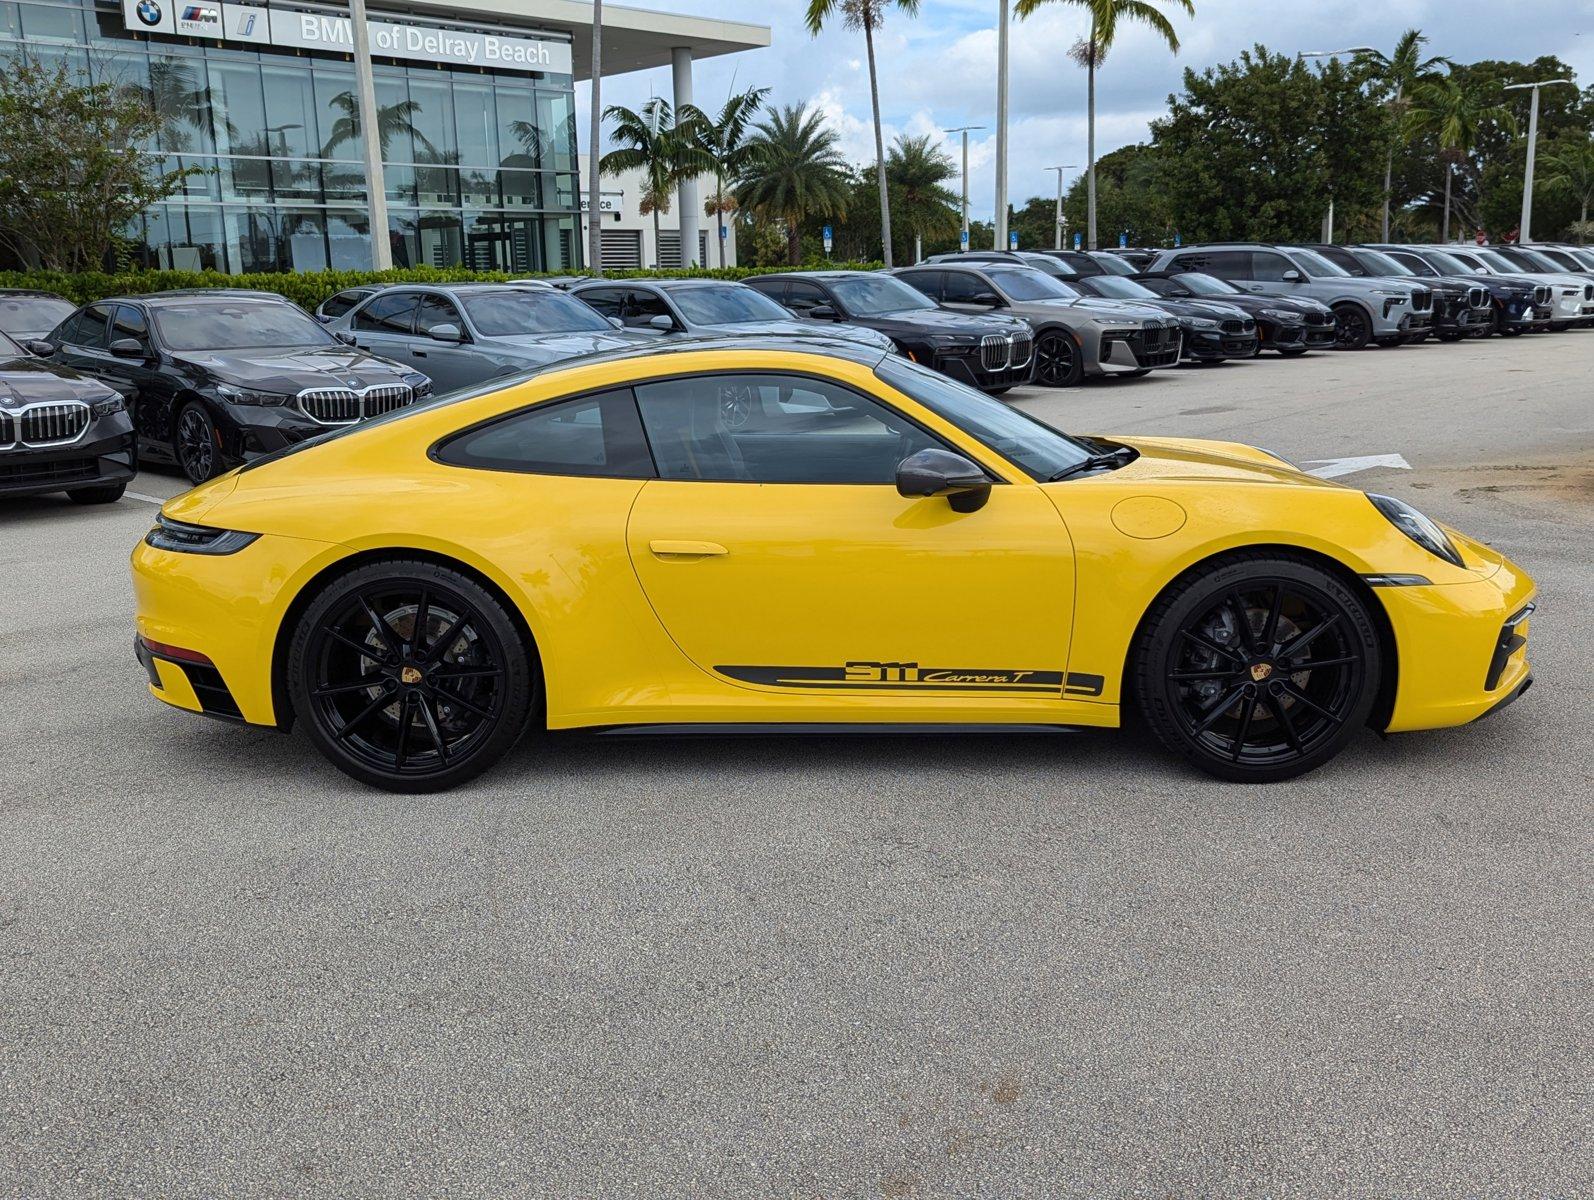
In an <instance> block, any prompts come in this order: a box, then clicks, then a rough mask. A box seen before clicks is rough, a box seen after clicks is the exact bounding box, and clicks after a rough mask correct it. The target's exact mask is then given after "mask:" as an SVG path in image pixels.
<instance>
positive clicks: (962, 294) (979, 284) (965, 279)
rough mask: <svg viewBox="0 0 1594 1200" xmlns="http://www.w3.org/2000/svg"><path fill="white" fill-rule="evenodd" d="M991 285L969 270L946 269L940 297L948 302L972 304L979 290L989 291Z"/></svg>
mask: <svg viewBox="0 0 1594 1200" xmlns="http://www.w3.org/2000/svg"><path fill="white" fill-rule="evenodd" d="M990 290H991V285H990V284H988V283H986V282H985V280H983V279H981V278H980V277H979V276H978V275H975V274H974V273H973V272H971V271H948V272H947V273H946V285H945V288H944V289H943V290H942V293H941V298H942V299H943V300H945V301H946V302H947V303H948V304H972V303H973V302H974V297H976V296H978V295H979V294H980V293H981V292H989V291H990Z"/></svg>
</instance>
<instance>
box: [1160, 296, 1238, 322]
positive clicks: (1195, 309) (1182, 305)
mask: <svg viewBox="0 0 1594 1200" xmlns="http://www.w3.org/2000/svg"><path fill="white" fill-rule="evenodd" d="M1146 303H1147V304H1155V305H1156V306H1157V307H1158V308H1160V309H1162V310H1163V311H1164V312H1170V313H1173V314H1175V315H1176V316H1180V317H1197V318H1200V319H1201V320H1204V321H1233V320H1237V319H1239V318H1242V317H1245V316H1246V315H1247V313H1246V312H1245V310H1244V309H1242V308H1236V307H1235V306H1234V305H1232V304H1229V303H1227V302H1225V301H1212V300H1183V299H1172V298H1165V299H1162V300H1147V301H1146Z"/></svg>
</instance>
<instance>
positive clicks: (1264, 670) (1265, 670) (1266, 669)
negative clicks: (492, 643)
mask: <svg viewBox="0 0 1594 1200" xmlns="http://www.w3.org/2000/svg"><path fill="white" fill-rule="evenodd" d="M1271 674H1273V664H1272V663H1265V662H1258V663H1252V664H1251V679H1252V681H1253V682H1256V683H1261V682H1262V681H1263V680H1264V679H1266V678H1267V677H1268V676H1269V675H1271ZM405 682H406V683H408V682H409V681H408V680H405Z"/></svg>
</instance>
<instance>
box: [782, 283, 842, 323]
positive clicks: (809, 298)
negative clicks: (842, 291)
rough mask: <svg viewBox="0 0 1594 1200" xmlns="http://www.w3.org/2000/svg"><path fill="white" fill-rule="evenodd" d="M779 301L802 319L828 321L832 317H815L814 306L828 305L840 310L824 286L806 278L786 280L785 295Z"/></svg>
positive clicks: (837, 310)
mask: <svg viewBox="0 0 1594 1200" xmlns="http://www.w3.org/2000/svg"><path fill="white" fill-rule="evenodd" d="M781 303H782V304H784V305H785V306H786V307H787V308H789V309H791V311H792V312H793V313H795V314H796V315H797V316H799V317H802V318H803V319H804V320H815V319H817V320H821V321H830V320H833V319H834V318H831V317H818V318H815V317H814V316H813V311H814V309H816V308H822V307H828V308H830V309H833V310H834V311H836V312H840V311H841V310H840V308H839V307H838V306H837V304H836V302H835V301H834V300H833V299H831V297H830V295H829V293H827V292H826V291H825V289H824V288H822V287H820V286H819V285H818V284H817V283H811V282H810V281H808V280H806V279H789V280H787V281H786V296H785V299H783V300H782V301H781Z"/></svg>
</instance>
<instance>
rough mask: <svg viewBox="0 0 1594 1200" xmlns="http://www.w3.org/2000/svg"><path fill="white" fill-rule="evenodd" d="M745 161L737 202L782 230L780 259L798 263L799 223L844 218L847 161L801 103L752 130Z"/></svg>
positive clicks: (816, 114) (828, 132)
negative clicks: (770, 219) (750, 149)
mask: <svg viewBox="0 0 1594 1200" xmlns="http://www.w3.org/2000/svg"><path fill="white" fill-rule="evenodd" d="M754 135H755V136H754V138H753V142H752V146H753V152H752V155H751V160H750V161H749V163H748V165H747V169H746V170H745V172H744V173H743V174H742V177H741V178H740V179H739V180H738V181H737V185H736V199H737V202H738V203H740V204H741V205H743V206H744V207H746V208H751V209H752V210H753V211H755V212H757V213H760V214H762V215H763V216H766V217H774V218H778V219H779V220H781V221H782V222H784V223H785V226H786V258H787V261H788V262H789V263H790V264H791V265H792V266H794V267H795V266H796V265H797V264H798V263H799V262H801V261H802V240H801V236H802V223H803V219H804V218H805V217H811V216H824V217H833V216H844V215H846V211H847V191H848V187H847V185H848V175H847V161H846V159H844V158H842V156H841V151H840V150H838V149H836V134H835V132H834V131H833V130H830V129H826V128H825V127H824V114H822V113H820V112H819V111H818V110H817V109H815V110H810V109H809V107H808V106H807V105H806V104H796V105H788V106H787V107H785V108H782V109H781V110H780V111H779V112H774V113H771V114H770V115H769V117H768V118H767V119H766V120H764V121H763V122H761V123H760V124H759V125H758V127H757V129H755V130H754Z"/></svg>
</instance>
